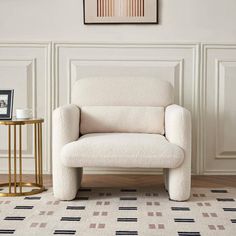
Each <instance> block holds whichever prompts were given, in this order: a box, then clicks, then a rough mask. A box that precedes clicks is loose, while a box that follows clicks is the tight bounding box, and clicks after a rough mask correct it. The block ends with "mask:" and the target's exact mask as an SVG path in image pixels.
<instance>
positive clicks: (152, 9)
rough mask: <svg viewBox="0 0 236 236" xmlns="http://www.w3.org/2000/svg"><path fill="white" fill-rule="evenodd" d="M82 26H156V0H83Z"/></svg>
mask: <svg viewBox="0 0 236 236" xmlns="http://www.w3.org/2000/svg"><path fill="white" fill-rule="evenodd" d="M83 17H84V24H85V25H89V24H158V0H83Z"/></svg>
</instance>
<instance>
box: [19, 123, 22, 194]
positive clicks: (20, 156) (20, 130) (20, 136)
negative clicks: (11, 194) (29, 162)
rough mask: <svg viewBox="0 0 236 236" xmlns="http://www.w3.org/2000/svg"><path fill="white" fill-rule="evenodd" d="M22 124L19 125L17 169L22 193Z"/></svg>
mask: <svg viewBox="0 0 236 236" xmlns="http://www.w3.org/2000/svg"><path fill="white" fill-rule="evenodd" d="M21 128H22V126H21V125H19V170H20V193H22V129H21Z"/></svg>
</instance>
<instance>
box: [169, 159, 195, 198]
mask: <svg viewBox="0 0 236 236" xmlns="http://www.w3.org/2000/svg"><path fill="white" fill-rule="evenodd" d="M185 165H186V163H183V164H182V165H181V166H180V167H178V168H175V169H169V171H168V172H169V173H168V190H169V196H170V200H173V201H187V200H188V199H189V198H190V191H191V169H190V168H189V167H188V168H186V166H185Z"/></svg>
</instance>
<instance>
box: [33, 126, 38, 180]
mask: <svg viewBox="0 0 236 236" xmlns="http://www.w3.org/2000/svg"><path fill="white" fill-rule="evenodd" d="M37 136H38V134H37V124H34V158H35V162H34V163H35V183H36V184H38V163H37V162H38V157H37Z"/></svg>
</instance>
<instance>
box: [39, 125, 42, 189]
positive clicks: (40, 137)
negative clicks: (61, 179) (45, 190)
mask: <svg viewBox="0 0 236 236" xmlns="http://www.w3.org/2000/svg"><path fill="white" fill-rule="evenodd" d="M39 127H40V136H39V139H40V178H41V181H40V182H41V185H42V186H43V158H42V123H40V124H39Z"/></svg>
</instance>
